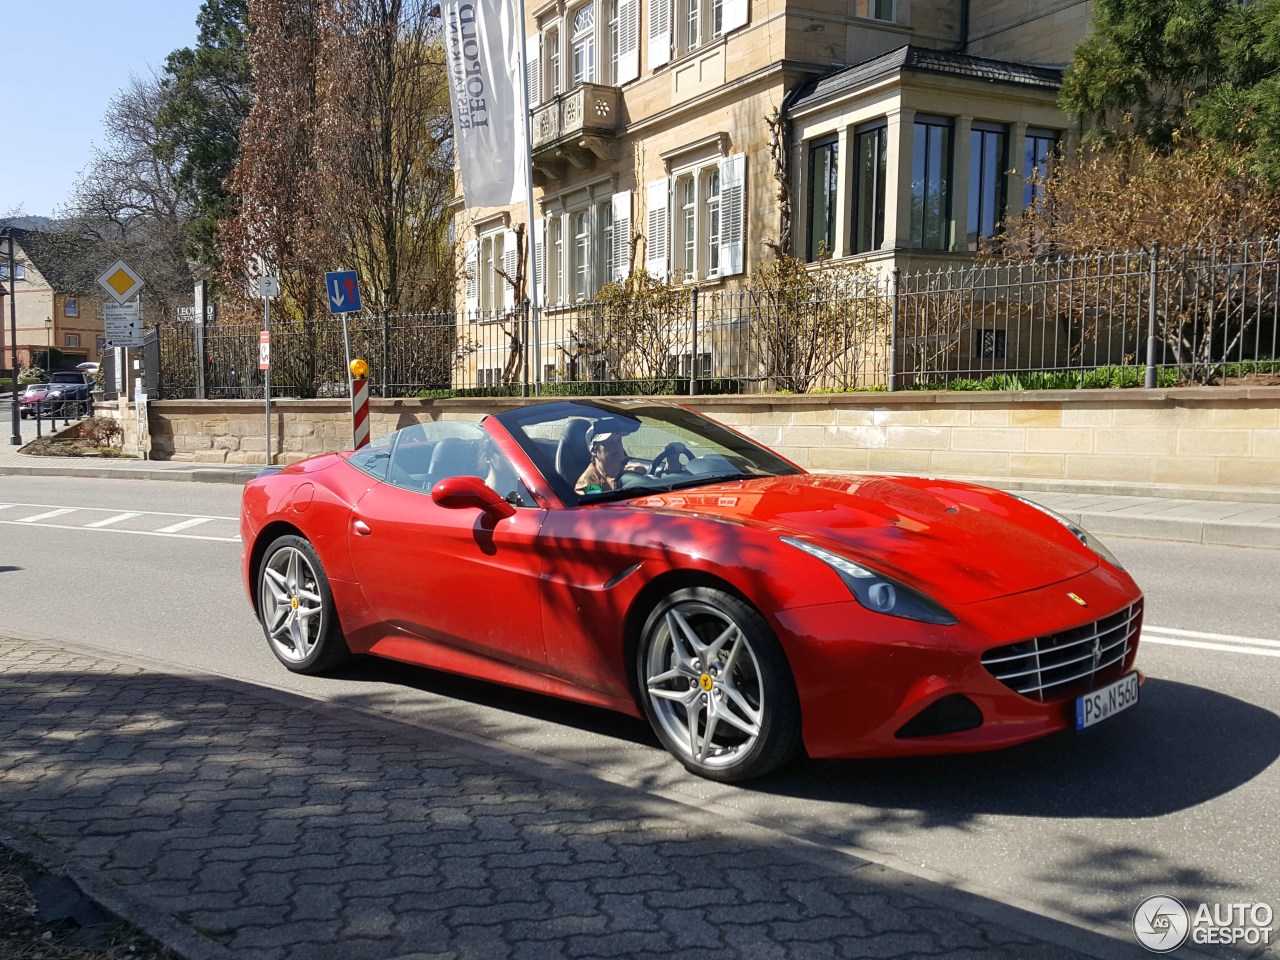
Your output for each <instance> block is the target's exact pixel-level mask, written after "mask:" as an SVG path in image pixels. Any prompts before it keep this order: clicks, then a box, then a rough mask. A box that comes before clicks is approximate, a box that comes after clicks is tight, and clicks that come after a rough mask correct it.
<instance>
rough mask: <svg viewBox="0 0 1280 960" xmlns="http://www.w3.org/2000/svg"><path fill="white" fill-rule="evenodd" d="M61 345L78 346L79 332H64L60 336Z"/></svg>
mask: <svg viewBox="0 0 1280 960" xmlns="http://www.w3.org/2000/svg"><path fill="white" fill-rule="evenodd" d="M62 345H63V346H64V347H78V346H80V334H78V333H66V334H63V337H62Z"/></svg>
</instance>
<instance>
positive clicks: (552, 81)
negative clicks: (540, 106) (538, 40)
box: [542, 27, 560, 100]
mask: <svg viewBox="0 0 1280 960" xmlns="http://www.w3.org/2000/svg"><path fill="white" fill-rule="evenodd" d="M542 49H543V50H544V51H546V55H547V69H546V74H547V76H546V79H545V80H543V84H544V85H545V86H546V93H547V99H548V100H550V99H552V98H553V97H555V96H557V95H559V93H560V31H559V29H557V28H554V27H553V28H552V29H550V30H548V31H547V40H546V43H544V44H543V45H542Z"/></svg>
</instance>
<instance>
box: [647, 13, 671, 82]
mask: <svg viewBox="0 0 1280 960" xmlns="http://www.w3.org/2000/svg"><path fill="white" fill-rule="evenodd" d="M670 60H671V0H649V69H650V70H652V69H653V68H654V67H660V66H662V65H663V64H664V63H667V62H668V61H670Z"/></svg>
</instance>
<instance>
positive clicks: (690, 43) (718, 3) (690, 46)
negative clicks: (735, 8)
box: [677, 0, 724, 53]
mask: <svg viewBox="0 0 1280 960" xmlns="http://www.w3.org/2000/svg"><path fill="white" fill-rule="evenodd" d="M677 7H678V13H680V14H683V16H684V22H685V28H684V33H683V34H682V35H681V37H680V39H681V41H682V42H681V44H680V52H681V53H688V52H689V51H691V50H697V49H698V48H699V47H701V46H703V45H704V44H708V43H710V42H711V41H712V40H714V39H716V38H717V37H719V36H720V35H721V34H722V33H724V0H681V2H680V3H678V4H677Z"/></svg>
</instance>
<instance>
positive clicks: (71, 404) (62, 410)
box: [37, 370, 94, 417]
mask: <svg viewBox="0 0 1280 960" xmlns="http://www.w3.org/2000/svg"><path fill="white" fill-rule="evenodd" d="M45 386H46V387H47V388H48V389H47V390H46V392H45V395H44V397H43V398H42V399H40V400H39V401H37V403H38V404H39V407H40V411H41V413H42V414H43V415H45V416H53V417H63V416H65V417H75V416H83V417H87V416H88V415H89V414H90V413H92V412H93V388H94V381H93V377H92V376H91V375H90V374H87V373H85V372H83V371H81V370H58V371H56V372H55V373H52V374H50V375H49V382H48V383H47V384H45Z"/></svg>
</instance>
